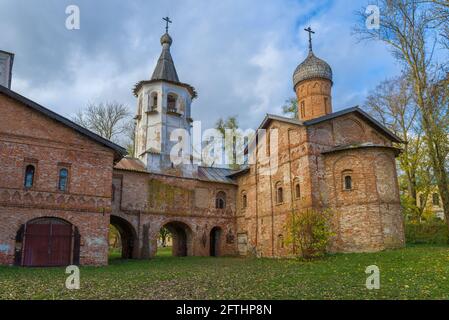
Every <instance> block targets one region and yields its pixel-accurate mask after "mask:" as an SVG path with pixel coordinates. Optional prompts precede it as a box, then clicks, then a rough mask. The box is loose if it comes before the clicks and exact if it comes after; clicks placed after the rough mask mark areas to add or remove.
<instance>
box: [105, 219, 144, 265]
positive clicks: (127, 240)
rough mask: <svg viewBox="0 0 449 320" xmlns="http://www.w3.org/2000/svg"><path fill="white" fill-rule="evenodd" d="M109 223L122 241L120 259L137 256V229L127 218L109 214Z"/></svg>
mask: <svg viewBox="0 0 449 320" xmlns="http://www.w3.org/2000/svg"><path fill="white" fill-rule="evenodd" d="M110 219H111V220H110V224H111V225H113V226H114V227H115V228H116V229H117V231H118V232H119V233H120V241H121V243H122V259H135V258H137V249H138V248H137V245H138V241H137V231H136V229H135V228H134V226H133V224H132V223H131V222H129V221H128V220H127V219H124V218H122V217H120V216H118V215H114V214H111V218H110Z"/></svg>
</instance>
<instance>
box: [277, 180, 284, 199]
mask: <svg viewBox="0 0 449 320" xmlns="http://www.w3.org/2000/svg"><path fill="white" fill-rule="evenodd" d="M283 202H284V189H283V188H282V185H281V183H280V182H278V183H277V184H276V203H278V204H280V203H283Z"/></svg>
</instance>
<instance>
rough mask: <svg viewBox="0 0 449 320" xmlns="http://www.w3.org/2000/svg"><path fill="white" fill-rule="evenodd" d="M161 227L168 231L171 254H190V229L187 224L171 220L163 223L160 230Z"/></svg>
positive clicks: (180, 255) (178, 255) (176, 255)
mask: <svg viewBox="0 0 449 320" xmlns="http://www.w3.org/2000/svg"><path fill="white" fill-rule="evenodd" d="M163 229H165V230H168V232H169V237H170V239H171V244H172V249H171V251H172V256H174V257H185V256H189V255H192V230H191V229H190V227H189V226H188V225H187V224H185V223H183V222H179V221H172V222H168V223H166V224H164V225H163V226H162V228H161V230H163Z"/></svg>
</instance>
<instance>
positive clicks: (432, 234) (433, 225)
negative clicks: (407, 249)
mask: <svg viewBox="0 0 449 320" xmlns="http://www.w3.org/2000/svg"><path fill="white" fill-rule="evenodd" d="M405 239H406V242H407V243H409V244H448V239H449V231H448V227H447V225H446V223H444V222H442V221H433V222H425V223H406V224H405Z"/></svg>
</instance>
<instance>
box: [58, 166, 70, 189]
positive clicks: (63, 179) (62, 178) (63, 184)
mask: <svg viewBox="0 0 449 320" xmlns="http://www.w3.org/2000/svg"><path fill="white" fill-rule="evenodd" d="M68 180H69V171H68V170H67V169H66V168H62V169H61V170H59V183H58V189H59V191H67V182H68Z"/></svg>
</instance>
